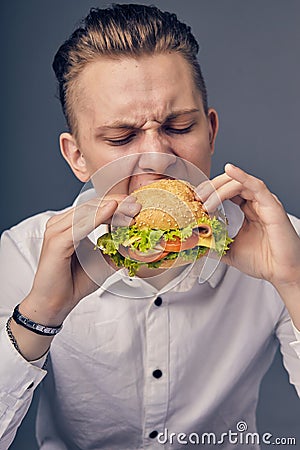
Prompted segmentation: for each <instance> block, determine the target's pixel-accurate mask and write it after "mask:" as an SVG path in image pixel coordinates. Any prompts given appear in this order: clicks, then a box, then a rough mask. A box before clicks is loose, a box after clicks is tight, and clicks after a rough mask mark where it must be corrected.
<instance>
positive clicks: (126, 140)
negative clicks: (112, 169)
mask: <svg viewBox="0 0 300 450" xmlns="http://www.w3.org/2000/svg"><path fill="white" fill-rule="evenodd" d="M135 136H136V135H135V134H130V135H129V136H127V137H125V138H123V139H106V141H107V142H108V143H109V144H110V145H115V146H118V145H126V144H129V142H131V141H132V139H133V138H134V137H135Z"/></svg>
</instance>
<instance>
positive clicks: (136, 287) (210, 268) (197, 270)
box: [97, 258, 227, 298]
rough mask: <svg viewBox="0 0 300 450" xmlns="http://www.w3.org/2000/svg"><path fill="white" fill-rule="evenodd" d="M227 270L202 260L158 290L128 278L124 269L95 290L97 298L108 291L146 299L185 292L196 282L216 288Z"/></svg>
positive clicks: (142, 280)
mask: <svg viewBox="0 0 300 450" xmlns="http://www.w3.org/2000/svg"><path fill="white" fill-rule="evenodd" d="M226 270H227V266H226V264H224V263H222V262H221V261H219V262H217V261H215V260H212V259H211V258H202V259H200V260H198V261H196V262H195V264H193V265H192V267H191V265H189V266H187V268H186V269H184V270H183V272H181V274H180V275H178V276H177V277H175V278H174V279H173V280H171V281H170V282H169V283H168V284H167V285H166V286H165V287H164V288H162V289H160V290H158V289H156V288H155V287H154V286H152V285H151V284H150V283H148V282H147V281H146V280H145V279H143V278H139V277H129V276H128V274H127V272H126V269H120V270H118V271H116V272H115V273H114V274H112V275H111V276H110V277H108V278H107V279H106V280H105V282H104V283H103V285H102V286H101V287H100V288H99V289H98V290H97V294H98V295H99V297H101V296H102V295H103V293H104V292H106V291H109V292H112V293H114V294H115V295H118V296H125V297H127V296H128V297H130V298H147V297H155V296H158V295H162V294H164V293H166V292H168V291H170V290H172V291H173V292H187V291H189V290H190V289H191V288H192V287H193V285H194V284H195V282H196V281H198V283H199V284H203V283H206V282H207V283H209V285H210V286H211V287H212V288H216V287H217V286H218V285H219V283H220V282H221V281H222V279H223V277H224V276H225V273H226Z"/></svg>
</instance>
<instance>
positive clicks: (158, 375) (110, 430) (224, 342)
mask: <svg viewBox="0 0 300 450" xmlns="http://www.w3.org/2000/svg"><path fill="white" fill-rule="evenodd" d="M53 214H55V212H53V211H52V212H51V211H50V212H45V213H42V214H39V215H36V216H34V217H32V218H29V219H27V220H25V221H23V222H22V223H20V224H19V225H17V226H15V227H13V228H12V229H10V230H9V231H7V232H5V233H4V234H3V236H2V241H1V256H0V264H1V278H0V285H1V303H0V312H1V334H0V355H1V360H0V449H2V450H3V449H7V448H8V447H9V445H10V443H11V442H12V440H13V438H14V436H15V433H16V430H17V428H18V426H19V425H20V422H21V420H22V418H23V417H24V415H25V414H26V412H27V410H28V408H29V405H30V402H31V400H32V395H33V391H34V388H35V387H37V386H38V385H39V384H40V383H41V395H40V403H39V409H38V415H37V439H38V442H39V446H40V448H41V449H43V450H78V449H82V450H85V449H93V450H96V449H103V450H134V449H151V450H152V449H153V450H155V449H169V450H172V449H179V448H187V449H193V448H195V445H194V444H192V443H191V442H189V443H187V444H182V443H180V442H182V441H184V439H185V438H184V435H181V436H180V439H181V441H180V440H179V441H178V434H179V433H185V434H186V436H189V437H192V436H193V439H194V436H195V433H196V434H197V435H198V436H200V437H201V436H202V434H203V433H209V432H214V433H215V434H216V436H217V438H220V436H221V434H222V433H226V432H228V431H229V430H232V431H237V428H236V425H237V423H238V422H240V421H245V422H246V423H247V426H248V431H249V432H255V431H256V423H255V411H256V406H257V400H258V393H259V387H260V382H261V380H262V377H263V376H264V374H265V373H266V371H267V369H268V368H269V366H270V364H271V362H272V359H273V356H274V353H275V351H276V348H277V343H278V340H279V342H280V346H281V351H282V354H283V361H284V365H285V367H286V369H287V371H288V372H289V376H290V382H291V383H293V384H294V385H295V387H296V389H297V391H298V394H299V395H300V333H299V332H298V331H297V330H296V329H295V328H294V327H293V325H292V323H291V320H290V318H289V316H288V314H287V311H286V309H285V307H284V304H283V302H282V300H281V299H280V297H279V295H278V294H277V292H276V290H275V289H274V288H273V287H272V285H271V284H269V283H268V282H266V281H264V280H259V279H255V278H252V277H250V276H247V275H245V274H243V273H241V272H239V271H238V270H236V269H234V268H231V267H228V266H226V265H225V264H223V263H220V264H219V266H218V267H217V269H216V270H215V271H214V273H213V274H212V275H211V276H210V277H209V279H208V280H207V281H205V282H203V279H201V278H199V273H200V272H199V267H200V266H199V265H198V263H197V264H195V266H194V267H193V269H192V270H191V271H190V272H189V273H188V275H187V276H184V275H185V274H184V273H183V274H181V275H180V277H181V278H180V279H179V280H176V282H175V283H173V285H169V287H168V288H165V289H164V290H161V291H158V290H156V289H155V288H154V287H153V286H151V285H150V284H149V283H147V282H146V281H145V280H142V279H139V278H128V277H127V276H126V275H125V274H124V272H123V271H119V272H116V273H115V274H114V275H112V277H111V278H110V279H109V280H107V281H106V283H105V285H104V286H102V287H101V288H99V289H98V290H97V291H96V292H94V293H93V294H91V295H89V296H88V297H86V298H84V299H83V300H82V301H81V302H80V303H79V304H78V306H77V307H76V308H75V309H74V310H73V311H72V312H71V314H70V315H69V316H68V318H67V319H66V320H65V322H64V326H63V329H62V331H61V332H60V333H59V334H58V335H57V336H56V337H55V339H54V340H53V343H52V346H51V350H50V356H49V360H48V363H47V365H46V367H45V368H42V367H43V364H44V362H45V358H42V359H41V360H39V361H36V362H28V361H26V360H25V359H24V358H23V357H22V356H21V355H20V354H19V353H18V352H17V351H16V350H15V348H14V347H13V345H12V343H11V341H10V340H9V338H8V336H7V333H6V331H5V322H6V321H7V318H8V317H9V316H10V315H11V313H12V310H13V308H14V306H15V305H16V304H17V303H19V302H21V301H22V299H23V298H24V297H25V296H26V295H27V294H28V292H29V291H30V288H31V285H32V281H33V278H34V274H35V271H36V268H37V264H38V260H39V254H40V250H41V245H42V240H43V234H44V229H45V224H46V221H47V220H48V218H49V217H50V216H51V215H53ZM228 215H229V221H230V222H232V220H233V222H234V217H233V216H234V208H233V211H231V212H229V214H228ZM291 220H292V221H293V224H294V226H295V228H296V229H297V230H298V232H299V231H300V220H298V219H295V218H291ZM200 261H201V260H200ZM200 261H199V264H200ZM180 280H181V281H180ZM172 286H173V287H172ZM155 431H156V432H158V433H164V436H166V435H167V436H168V439H165V440H167V442H166V443H160V442H164V438H163V437H162V435H160V436H161V437H160V442H159V441H158V440H157V438H156V437H153V436H155V434H156V433H155ZM171 433H176V437H174V436H173V438H169V436H170V434H171ZM191 433H194V434H191ZM150 436H152V437H150ZM170 439H171V440H172V442H173V443H171V442H170ZM176 439H177V440H176ZM224 441H225V443H224V444H223V446H220V448H222V449H230V450H232V448H237V449H242V448H246V449H247V450H250V449H258V448H259V446H258V445H256V444H253V445H247V446H245V447H244V446H243V445H242V444H240V445H236V446H234V445H232V443H231V444H230V443H228V441H227V440H226V438H225V439H224Z"/></svg>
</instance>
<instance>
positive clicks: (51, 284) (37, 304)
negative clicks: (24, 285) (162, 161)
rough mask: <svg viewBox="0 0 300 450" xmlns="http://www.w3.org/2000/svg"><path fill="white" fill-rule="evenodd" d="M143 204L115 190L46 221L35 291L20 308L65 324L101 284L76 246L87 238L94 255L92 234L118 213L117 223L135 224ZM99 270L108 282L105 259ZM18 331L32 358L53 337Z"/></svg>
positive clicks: (33, 317) (35, 316)
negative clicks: (87, 269)
mask: <svg viewBox="0 0 300 450" xmlns="http://www.w3.org/2000/svg"><path fill="white" fill-rule="evenodd" d="M125 199H126V200H125ZM140 208H141V205H139V204H137V203H136V201H135V198H134V197H126V196H125V195H117V196H116V195H115V196H109V197H106V198H105V199H104V200H103V201H102V202H101V204H100V205H99V200H97V199H93V200H91V201H89V202H87V203H84V204H82V205H80V206H77V207H76V214H74V211H75V208H72V209H70V210H69V211H67V212H65V213H62V214H58V215H55V216H53V217H51V218H50V219H49V220H48V222H47V225H46V231H45V235H44V241H43V246H42V251H41V255H40V260H39V264H38V268H37V272H36V275H35V278H34V281H33V286H32V289H31V292H30V293H29V295H28V296H27V297H26V298H25V299H24V300H23V302H22V303H21V304H20V307H19V309H20V312H21V313H22V314H23V315H24V316H26V317H28V318H30V319H31V320H33V321H35V322H38V323H41V324H43V325H48V326H58V325H59V324H61V323H62V322H63V321H64V319H65V318H66V317H67V315H68V314H69V313H70V312H71V310H72V309H73V308H74V307H75V306H76V305H77V303H78V302H79V301H80V300H81V299H82V298H83V297H85V296H86V295H88V294H90V293H91V292H93V291H95V290H96V289H97V288H98V285H97V284H96V283H95V282H94V281H92V280H91V279H90V278H89V277H88V275H87V274H86V273H85V271H84V269H83V268H82V267H81V265H80V263H79V261H78V258H77V256H76V252H75V249H76V247H77V246H78V245H81V244H82V243H83V244H84V245H90V249H91V258H92V257H93V247H94V246H93V245H92V244H91V242H89V240H88V239H87V238H86V236H87V235H88V234H89V233H91V232H92V231H93V229H95V228H96V227H98V226H99V225H101V224H107V223H110V222H111V220H112V217H113V216H114V223H117V224H119V225H125V224H129V223H130V222H132V218H133V217H134V216H135V215H136V214H137V213H138V212H139V210H140ZM75 229H76V233H75V236H76V241H75V242H74V230H75ZM98 270H99V272H102V273H101V276H102V278H103V281H104V280H105V278H106V277H107V276H109V275H110V274H111V270H110V268H109V266H108V264H107V263H106V262H105V261H104V259H103V265H102V266H100V267H99V268H98ZM12 331H13V334H14V335H15V338H16V340H17V342H18V344H19V347H20V350H21V352H22V354H23V355H24V356H25V357H26V358H27V359H35V358H37V357H38V356H40V355H41V354H42V353H43V351H45V350H46V349H47V348H48V347H49V342H51V340H52V338H48V337H44V336H38V335H34V333H32V332H31V331H28V330H25V329H22V327H21V326H20V325H17V324H15V323H12ZM26 342H27V344H28V345H26ZM43 342H44V345H42V343H43ZM42 350H43V351H42Z"/></svg>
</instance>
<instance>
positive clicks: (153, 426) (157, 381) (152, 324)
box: [144, 296, 169, 449]
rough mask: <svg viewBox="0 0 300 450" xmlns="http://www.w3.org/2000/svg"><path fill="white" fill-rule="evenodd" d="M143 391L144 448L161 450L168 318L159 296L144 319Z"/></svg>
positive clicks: (166, 387) (166, 396) (166, 394)
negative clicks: (159, 438) (160, 436)
mask: <svg viewBox="0 0 300 450" xmlns="http://www.w3.org/2000/svg"><path fill="white" fill-rule="evenodd" d="M145 363H146V367H145V387H144V448H151V449H153V448H160V449H161V448H162V445H161V444H159V443H158V441H157V439H156V438H157V436H158V434H159V433H161V432H163V430H164V427H165V422H166V416H167V410H168V401H169V314H168V304H167V302H166V301H165V300H164V298H163V297H162V296H159V297H156V298H155V299H154V301H153V302H152V304H151V306H150V307H149V309H148V312H147V316H146V359H145Z"/></svg>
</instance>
